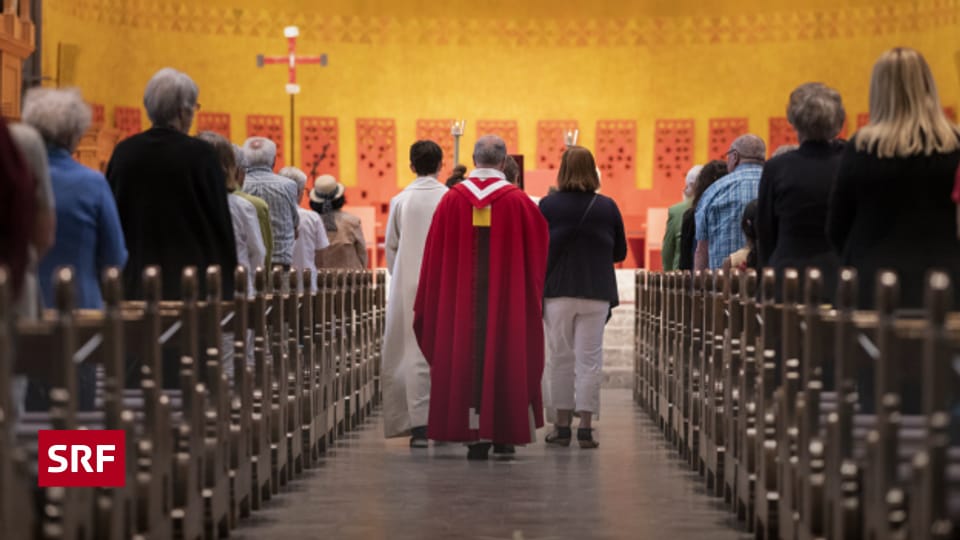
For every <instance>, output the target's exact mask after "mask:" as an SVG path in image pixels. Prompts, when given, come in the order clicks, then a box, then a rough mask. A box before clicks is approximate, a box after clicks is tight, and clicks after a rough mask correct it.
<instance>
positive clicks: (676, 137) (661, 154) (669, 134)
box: [653, 118, 695, 199]
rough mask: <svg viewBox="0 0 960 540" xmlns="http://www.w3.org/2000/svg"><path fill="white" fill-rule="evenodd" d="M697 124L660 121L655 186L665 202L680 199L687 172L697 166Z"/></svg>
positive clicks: (655, 144)
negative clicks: (695, 140)
mask: <svg viewBox="0 0 960 540" xmlns="http://www.w3.org/2000/svg"><path fill="white" fill-rule="evenodd" d="M694 128H695V122H694V121H693V120H692V119H688V118H685V119H659V120H657V122H656V125H655V127H654V139H653V140H654V147H653V156H654V158H653V186H654V190H655V191H656V192H657V195H658V196H659V197H660V198H661V199H663V198H665V197H672V198H676V199H679V198H680V195H681V193H682V192H683V183H684V180H685V179H686V177H687V171H689V170H690V167H692V166H693V145H694V142H693V141H694Z"/></svg>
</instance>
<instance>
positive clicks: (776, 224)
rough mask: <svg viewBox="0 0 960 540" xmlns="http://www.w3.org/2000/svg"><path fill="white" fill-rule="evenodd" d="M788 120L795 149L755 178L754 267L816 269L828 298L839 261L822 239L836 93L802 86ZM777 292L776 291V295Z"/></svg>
mask: <svg viewBox="0 0 960 540" xmlns="http://www.w3.org/2000/svg"><path fill="white" fill-rule="evenodd" d="M787 119H788V120H789V121H790V124H791V125H792V126H793V129H794V130H796V132H797V139H798V140H799V141H800V146H799V148H797V149H796V150H793V151H790V150H785V151H783V152H779V149H778V152H779V153H778V154H774V156H775V157H773V158H771V159H770V160H769V161H767V164H766V166H765V167H764V168H763V175H762V176H761V177H760V188H759V194H758V198H757V218H756V222H755V228H756V232H757V246H756V247H757V259H758V260H757V262H758V264H759V266H760V267H761V268H763V267H767V266H769V267H772V268H774V269H776V271H777V275H778V277H780V278H782V274H783V270H784V269H786V268H794V269H796V270H798V271H799V272H800V275H804V273H805V270H806V269H807V268H819V269H820V270H821V271H822V272H823V276H824V280H825V282H826V286H825V287H823V291H824V292H825V293H826V298H824V300H827V299H829V298H830V297H832V294H833V291H834V288H835V287H834V278H835V277H836V273H837V266H838V258H837V256H836V254H835V253H834V251H833V248H832V246H831V245H830V241H829V240H828V239H827V233H826V227H825V224H826V222H827V205H828V202H829V200H830V189H831V187H832V186H833V179H834V178H836V176H837V169H838V168H839V167H840V159H841V157H842V156H843V148H844V143H843V141H840V140H838V139H837V137H838V136H839V134H840V130H841V129H843V122H844V120H845V119H846V113H845V111H844V108H843V100H842V99H841V97H840V93H839V92H837V91H836V90H834V89H833V88H830V87H828V86H826V85H824V84H821V83H816V82H814V83H806V84H802V85H800V86H798V87H797V88H796V89H795V90H794V91H793V92H792V93H791V94H790V101H789V104H788V105H787ZM780 290H781V288H780V287H777V291H778V292H779V291H780Z"/></svg>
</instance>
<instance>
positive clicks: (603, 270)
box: [540, 191, 627, 307]
mask: <svg viewBox="0 0 960 540" xmlns="http://www.w3.org/2000/svg"><path fill="white" fill-rule="evenodd" d="M592 198H593V193H583V192H574V191H560V192H557V193H553V194H551V195H548V196H546V197H544V198H543V199H542V200H541V201H540V211H541V212H542V213H543V216H544V217H545V218H546V220H547V224H548V225H549V227H550V251H549V254H548V257H547V281H546V285H545V287H544V294H543V296H544V298H560V297H565V298H586V299H590V300H606V301H608V302H610V305H611V307H613V306H616V305H618V304H619V303H620V299H619V296H618V294H617V277H616V273H615V271H614V268H613V265H614V263H618V262H620V261H623V260H624V259H625V258H626V257H627V240H626V234H625V233H624V230H623V218H622V217H621V215H620V209H619V208H617V203H615V202H613V199H611V198H609V197H605V196H603V195H597V200H596V202H594V204H593V207H591V208H590V212H589V213H588V214H587V216H586V218H585V219H584V221H583V225H582V226H580V229H579V232H578V231H577V225H578V224H579V223H580V219H581V218H582V217H583V215H584V211H585V210H586V209H587V206H588V205H589V204H590V200H591V199H592Z"/></svg>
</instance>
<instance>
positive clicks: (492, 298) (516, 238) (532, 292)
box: [413, 178, 549, 444]
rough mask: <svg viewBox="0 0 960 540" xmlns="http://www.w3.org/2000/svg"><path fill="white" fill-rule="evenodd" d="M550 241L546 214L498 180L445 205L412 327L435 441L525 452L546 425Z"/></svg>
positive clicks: (433, 230)
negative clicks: (426, 376) (425, 375)
mask: <svg viewBox="0 0 960 540" xmlns="http://www.w3.org/2000/svg"><path fill="white" fill-rule="evenodd" d="M468 184H469V185H468ZM548 243H549V233H548V230H547V223H546V220H544V218H543V216H542V215H541V214H540V210H539V209H538V208H537V207H536V205H535V204H533V202H532V201H531V200H530V198H529V197H528V196H527V195H526V194H524V193H523V192H522V191H520V190H519V189H517V188H516V187H515V186H513V185H510V184H508V183H507V182H506V181H504V180H502V179H500V178H490V179H485V180H484V179H477V178H469V179H467V180H465V181H464V182H462V183H461V184H458V185H457V186H456V187H454V188H453V189H451V190H450V191H449V192H448V193H447V195H445V196H444V198H443V200H442V201H441V202H440V205H439V206H438V207H437V211H436V213H435V214H434V217H433V223H432V225H431V227H430V232H429V234H428V235H427V243H426V246H425V248H424V254H423V264H422V267H421V270H420V282H419V287H418V289H417V298H416V302H415V305H414V323H413V324H414V331H415V333H416V335H417V341H418V342H419V344H420V349H421V351H422V352H423V355H424V357H425V358H426V360H427V362H428V363H429V364H430V382H431V385H430V386H431V388H430V418H429V423H428V436H429V437H430V438H431V439H434V440H440V441H464V442H472V441H478V440H484V441H492V442H495V443H501V444H527V443H530V442H532V441H533V431H534V429H535V428H537V427H542V426H543V402H542V396H541V394H540V379H541V376H542V374H543V358H544V351H543V348H544V339H543V322H542V320H543V314H542V310H543V303H542V302H543V282H544V278H545V275H546V265H547V247H548ZM478 295H481V296H480V297H478ZM483 295H485V297H483ZM481 373H482V377H480V376H479V375H480V374H481Z"/></svg>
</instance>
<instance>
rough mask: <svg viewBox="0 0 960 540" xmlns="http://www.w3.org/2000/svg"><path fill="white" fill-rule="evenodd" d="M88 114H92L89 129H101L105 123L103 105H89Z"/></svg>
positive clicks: (105, 115)
mask: <svg viewBox="0 0 960 540" xmlns="http://www.w3.org/2000/svg"><path fill="white" fill-rule="evenodd" d="M90 112H91V113H92V118H91V121H90V127H91V128H93V129H100V128H102V127H103V126H104V124H106V121H107V112H106V107H104V106H103V103H91V104H90Z"/></svg>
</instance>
